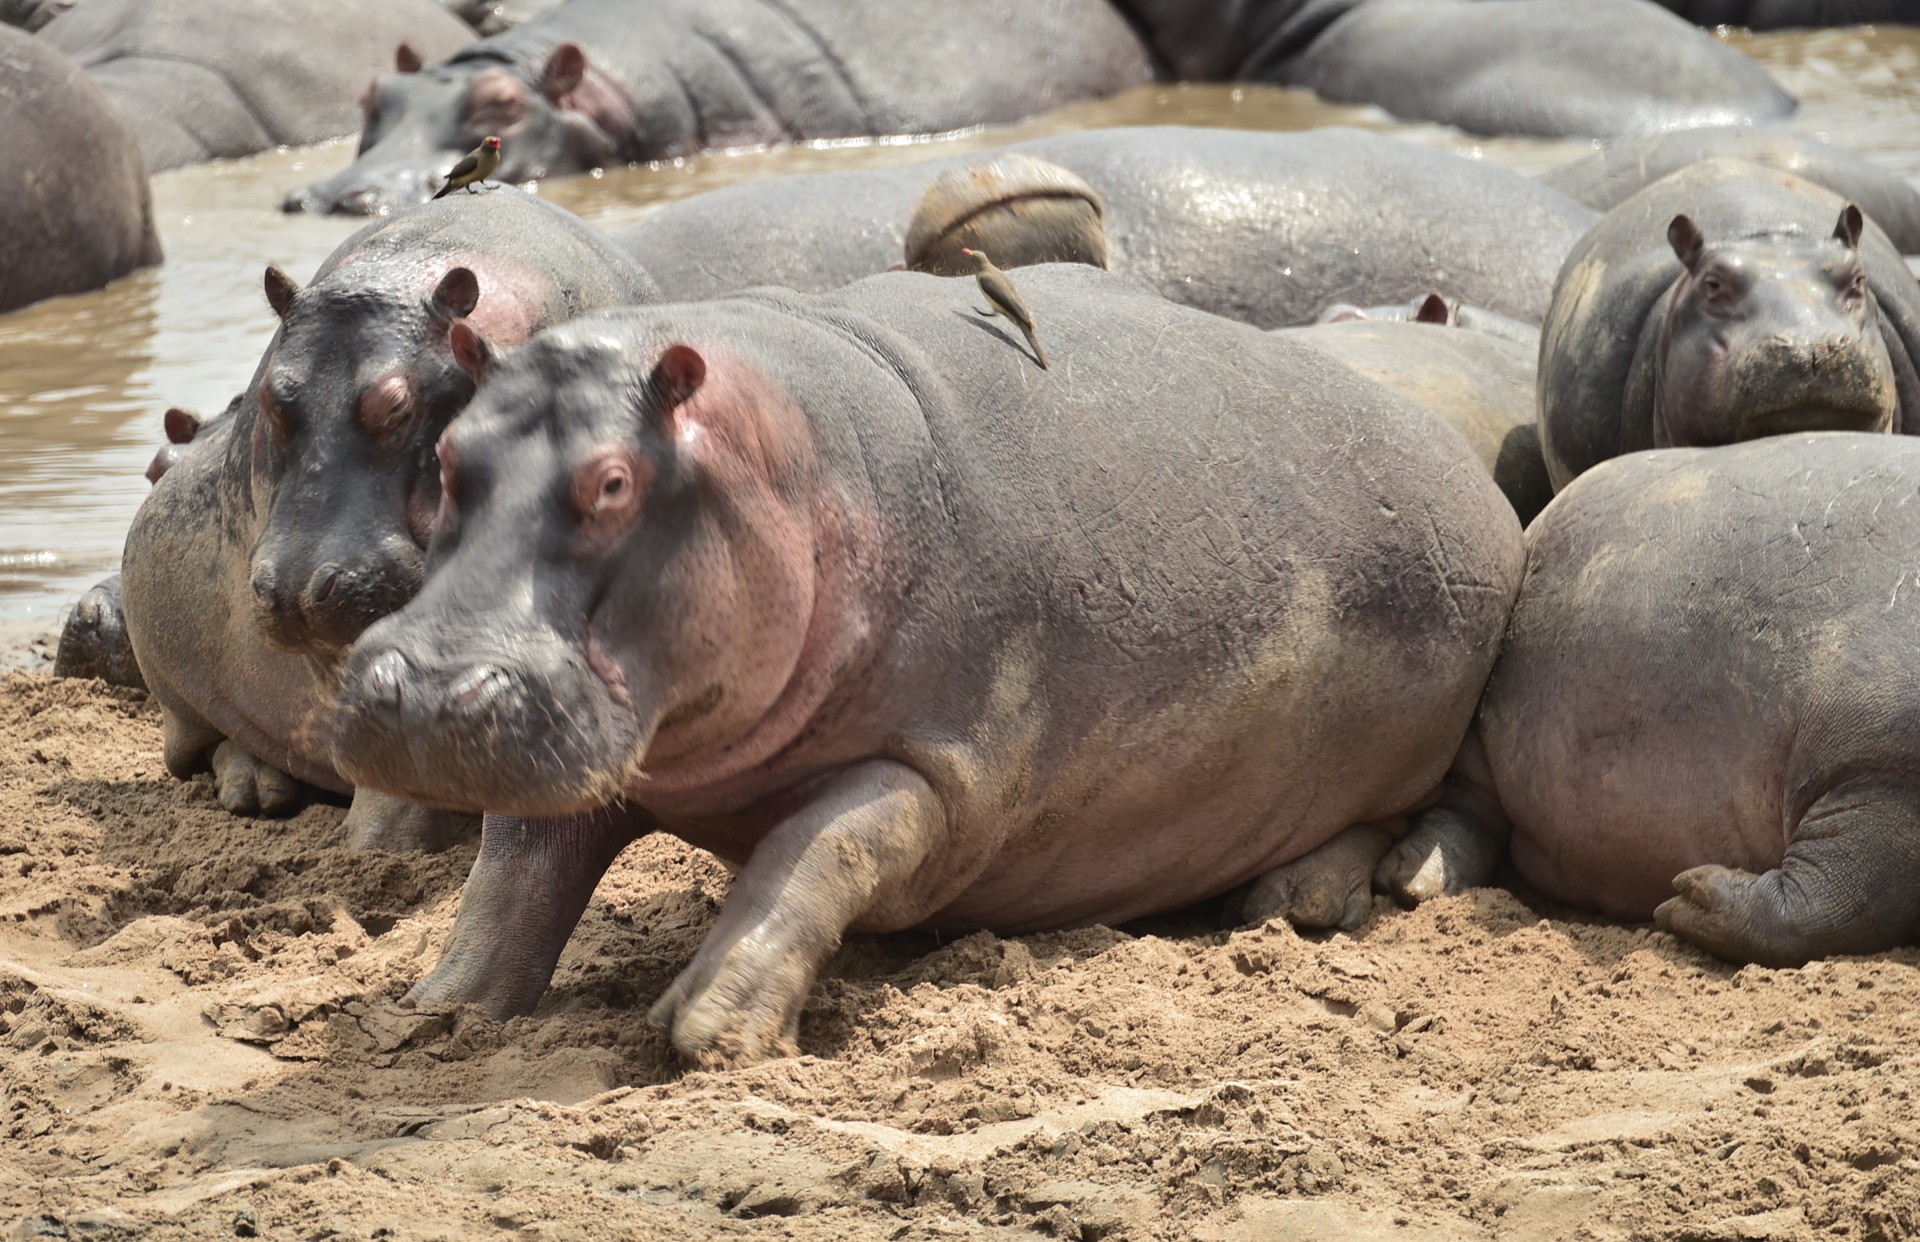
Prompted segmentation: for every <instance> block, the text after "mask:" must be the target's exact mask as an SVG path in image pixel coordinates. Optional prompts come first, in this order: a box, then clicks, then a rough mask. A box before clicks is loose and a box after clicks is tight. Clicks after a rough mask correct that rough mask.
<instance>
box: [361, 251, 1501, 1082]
mask: <svg viewBox="0 0 1920 1242" xmlns="http://www.w3.org/2000/svg"><path fill="white" fill-rule="evenodd" d="M1019 283H1020V291H1021V293H1022V295H1023V297H1024V299H1025V301H1026V302H1027V304H1028V306H1029V307H1030V308H1031V309H1032V310H1033V313H1034V314H1035V316H1036V317H1038V319H1039V320H1040V322H1042V323H1043V324H1045V325H1046V326H1047V332H1048V345H1049V347H1050V353H1051V354H1052V355H1053V357H1054V360H1055V361H1054V367H1053V369H1052V370H1049V371H1042V370H1039V369H1038V368H1035V367H1033V366H1032V365H1031V364H1030V363H1029V362H1028V361H1027V360H1026V356H1025V354H1024V353H1023V351H1022V350H1021V349H1020V348H1019V342H1018V338H1017V337H1015V336H1010V335H1009V334H1008V332H1007V331H1006V330H1005V329H1004V328H1003V327H1002V326H1000V325H999V324H998V323H997V322H995V321H993V320H990V319H988V318H986V317H984V316H983V315H982V314H981V313H980V308H979V306H978V302H979V297H978V294H977V291H976V289H975V287H974V282H973V281H971V280H962V279H940V278H936V277H930V276H925V275H921V274H918V273H890V274H885V275H881V276H877V277H874V278H872V279H870V280H867V281H863V282H861V283H859V284H857V285H854V286H852V287H851V288H848V289H845V290H840V291H837V292H834V293H829V294H824V295H818V296H813V297H808V296H805V295H800V294H794V293H789V292H786V291H780V290H758V291H755V292H754V293H751V294H748V295H745V296H742V297H738V298H734V299H728V300H723V301H717V302H708V303H696V304H681V305H673V306H668V307H662V308H657V309H638V310H631V311H624V312H615V313H612V314H608V315H603V316H594V317H590V318H588V319H583V320H580V321H577V322H575V323H574V324H570V325H566V326H563V327H561V328H559V329H555V330H553V331H550V332H547V333H545V334H543V335H542V336H540V337H537V338H535V339H534V340H533V341H531V342H529V343H528V344H527V345H526V346H525V347H523V348H522V349H521V350H519V351H518V352H517V353H515V354H513V355H512V356H510V357H509V358H508V359H507V360H506V361H504V362H502V363H499V364H497V366H496V368H495V370H494V371H493V373H492V374H491V375H490V376H489V378H488V379H487V380H486V382H485V383H484V384H483V386H482V387H481V390H480V395H479V396H478V397H477V398H476V400H475V403H474V404H473V405H472V406H471V407H469V409H468V411H467V413H466V415H465V416H464V417H463V418H462V419H461V420H460V422H459V423H457V424H456V425H455V426H454V427H453V428H451V429H450V431H449V434H448V436H447V438H446V440H445V441H444V442H443V446H442V456H443V460H445V461H446V462H447V463H448V476H449V477H448V487H449V493H448V494H449V497H450V499H449V501H448V506H447V517H446V519H445V522H444V524H443V525H442V526H441V527H440V528H439V530H437V531H436V534H435V540H434V545H433V548H432V571H431V573H430V574H429V576H428V579H427V584H426V586H425V588H424V589H423V590H422V592H421V594H420V595H419V596H418V597H417V598H416V599H415V600H414V601H413V603H412V604H410V605H409V606H408V607H407V608H405V609H403V610H402V611H401V612H399V613H396V614H395V615H393V616H391V617H389V618H387V619H386V620H384V621H382V622H380V623H379V624H378V625H376V626H374V627H373V628H371V629H369V630H368V631H367V633H366V634H365V635H363V636H362V638H361V640H360V642H359V643H358V644H356V646H355V649H354V654H353V657H352V659H351V661H350V664H349V667H348V671H347V673H346V675H345V677H344V678H343V680H342V683H341V689H340V697H339V710H338V713H337V715H336V718H335V725H334V736H335V742H334V756H335V760H336V763H337V764H338V765H339V767H340V769H341V770H342V771H344V772H347V773H350V774H351V775H352V776H353V777H354V779H356V780H358V781H361V782H363V783H368V784H373V785H375V786H376V787H378V788H383V789H385V790H387V791H388V792H391V793H393V794H395V795H397V796H402V797H408V798H411V799H416V800H420V801H425V802H430V803H433V804H436V805H446V806H464V807H478V806H486V807H488V808H490V809H492V810H494V811H499V812H505V813H510V814H512V815H520V816H526V817H529V818H526V819H514V818H508V817H507V816H506V815H490V816H489V818H488V821H487V828H486V831H485V837H484V840H483V845H482V851H481V856H480V858H479V859H478V861H477V862H476V864H475V869H474V872H473V875H472V877H471V878H470V879H469V881H468V885H467V889H466V891H465V894H464V896H463V899H462V907H461V911H460V915H459V919H458V923H457V926H456V930H455V933H454V937H453V941H452V943H451V944H450V946H449V948H448V950H447V953H446V956H445V958H444V959H443V960H442V962H441V964H440V966H439V967H438V969H436V971H435V972H434V974H433V975H432V976H430V977H429V978H428V979H427V980H426V981H425V982H423V983H422V984H421V985H420V986H419V987H417V988H416V989H415V991H414V997H415V999H416V1000H417V1001H420V1002H422V1003H433V1004H436V1005H437V1004H445V1003H452V1002H459V1001H472V1002H477V1003H481V1004H485V1005H487V1006H488V1007H489V1008H490V1009H492V1010H493V1011H494V1012H496V1013H501V1014H506V1013H516V1012H523V1011H525V1010H526V1009H528V1008H529V1007H531V1005H532V1004H533V1003H534V1001H536V1000H537V999H538V997H539V995H540V993H541V992H542V990H543V989H544V988H545V986H546V983H547V979H548V977H549V975H550V973H551V971H552V969H553V964H554V961H555V960H556V958H557V957H558V955H559V952H560V949H561V947H562V946H563V945H564V944H565V942H566V938H567V936H568V935H569V934H570V932H571V930H572V927H573V924H574V921H575V920H576V919H577V918H578V917H579V913H580V910H581V909H582V908H583V906H584V904H585V902H586V900H587V896H588V895H589V894H590V893H591V891H592V888H593V885H594V882H595V881H596V880H597V879H598V877H599V874H600V872H601V870H602V869H604V867H605V866H606V865H607V862H608V860H610V859H611V857H612V856H613V855H614V854H616V853H617V852H618V851H619V849H620V848H621V847H622V846H623V845H624V844H625V843H626V842H627V841H628V840H630V839H631V838H632V837H633V836H634V835H636V834H638V833H640V832H643V831H649V830H665V831H670V832H673V833H675V834H677V835H679V836H681V837H683V838H685V839H687V840H689V841H691V842H694V843H696V844H698V845H700V846H701V847H702V848H705V849H709V850H711V851H713V852H714V853H716V854H718V855H719V856H720V857H721V858H723V859H725V860H727V861H729V862H730V863H732V864H734V865H737V866H740V867H742V868H743V870H742V872H741V873H740V877H739V879H738V880H737V881H736V883H735V885H734V888H733V890H732V893H731V894H730V895H729V897H728V899H727V904H726V907H725V909H724V910H723V912H722V913H721V916H720V920H719V923H718V925H717V926H716V928H715V929H714V932H713V933H712V935H711V936H710V937H709V939H708V941H707V943H706V944H705V946H704V947H703V948H702V949H701V951H700V954H699V956H698V957H697V958H696V959H695V961H694V962H693V964H692V965H691V966H689V967H688V968H687V970H686V971H685V973H683V974H682V975H681V976H680V978H679V979H678V981H676V982H675V984H674V985H673V987H672V988H671V989H669V991H668V992H667V994H666V996H665V997H663V998H662V999H661V1001H660V1003H659V1004H658V1005H657V1006H656V1007H655V1010H654V1012H655V1015H656V1017H657V1019H658V1020H659V1021H661V1022H662V1023H663V1024H665V1025H666V1026H668V1027H669V1029H670V1031H671V1033H672V1038H673V1040H674V1043H675V1044H676V1046H677V1047H679V1048H680V1049H681V1050H682V1051H683V1052H685V1053H687V1054H689V1055H692V1056H695V1057H699V1058H703V1059H706V1060H709V1061H714V1062H729V1063H732V1062H740V1061H751V1060H755V1059H759V1058H762V1057H766V1056H770V1055H776V1054H778V1053H780V1052H782V1051H783V1050H789V1049H791V1047H792V1040H793V1037H794V1032H795V1026H796V1024H797V1022H798V1019H799V1013H800V1008H801V1004H802V1002H803V1001H804V999H805V996H806V993H807V989H808V988H809V986H810V985H811V982H812V980H813V977H814V974H815V972H816V971H817V969H818V967H819V965H820V963H821V962H822V961H823V960H825V958H826V956H827V955H828V954H830V953H831V952H833V950H834V948H835V946H836V945H837V944H838V943H839V941H840V937H841V935H842V933H843V932H844V931H846V930H848V929H849V928H852V929H861V930H873V931H879V930H890V929H897V928H906V927H931V928H946V929H959V928H979V927H993V928H1000V929H1005V930H1014V929H1025V928H1039V927H1051V926H1060V925H1073V924H1080V923H1089V922H1116V921H1120V920H1124V919H1128V918H1133V917H1136V916H1139V915H1144V914H1147V913H1149V912H1151V911H1156V910H1165V909H1169V908H1172V907H1177V906H1180V905H1183V904H1186V903H1189V902H1192V901H1194V900H1196V899H1199V898H1202V897H1205V896H1207V895H1209V894H1215V893H1220V892H1224V891H1226V890H1228V889H1230V888H1232V887H1234V886H1236V885H1239V884H1242V883H1244V882H1246V881H1248V880H1250V879H1252V878H1253V877H1255V876H1258V875H1261V874H1262V873H1263V872H1270V871H1272V870H1273V869H1275V868H1276V867H1281V866H1283V865H1291V864H1293V863H1296V862H1306V861H1307V860H1308V859H1310V858H1311V857H1312V853H1313V852H1314V851H1316V850H1317V847H1321V846H1325V845H1327V844H1328V843H1329V842H1330V841H1332V840H1334V839H1335V838H1337V837H1340V836H1342V834H1343V833H1344V832H1346V831H1349V830H1355V829H1356V828H1357V826H1360V825H1382V826H1385V825H1397V824H1398V823H1399V819H1400V817H1401V816H1403V815H1404V814H1405V813H1406V812H1407V811H1409V810H1410V809H1413V808H1416V807H1418V806H1421V805H1424V803H1425V802H1426V801H1428V800H1430V799H1431V798H1432V797H1433V796H1434V795H1435V793H1436V791H1437V789H1438V787H1439V784H1440V781H1441V779H1442V776H1443V774H1444V773H1445V772H1446V770H1447V767H1448V764H1449V762H1450V761H1451V759H1452V757H1453V754H1454V747H1455V745H1456V743H1457V741H1458V739H1459V737H1460V736H1461V733H1462V732H1463V728H1464V725H1465V724H1466V722H1467V720H1468V719H1469V717H1470V716H1471V714H1472V710H1473V703H1474V702H1475V700H1476V699H1477V697H1478V694H1479V688H1480V681H1479V679H1480V678H1481V677H1482V676H1484V672H1485V670H1486V669H1487V668H1488V667H1490V665H1491V660H1492V656H1493V652H1494V647H1495V645H1496V644H1497V642H1498V636H1499V633H1500V629H1501V627H1502V625H1503V623H1504V617H1505V611H1506V609H1507V607H1508V606H1509V602H1510V599H1511V593H1512V591H1513V589H1514V586H1515V583H1516V578H1515V576H1514V575H1515V574H1516V573H1517V570H1518V567H1519V551H1520V548H1519V543H1518V539H1517V532H1518V530H1519V526H1518V523H1517V522H1515V520H1514V517H1513V514H1512V511H1511V509H1510V508H1509V507H1508V505H1507V503H1506V502H1505V500H1504V499H1503V498H1502V497H1501V496H1500V494H1499V492H1498V490H1497V489H1496V488H1495V487H1494V486H1493V484H1492V482H1491V480H1489V479H1487V478H1486V476H1485V472H1484V471H1482V470H1481V469H1479V468H1478V466H1477V465H1475V464H1473V459H1472V455H1471V453H1470V452H1469V451H1468V450H1467V448H1466V446H1465V444H1464V443H1462V442H1461V440H1460V438H1459V437H1458V436H1457V435H1455V434H1454V433H1453V432H1451V431H1450V430H1448V429H1447V428H1446V427H1445V426H1444V424H1442V423H1441V422H1440V421H1439V420H1438V419H1437V418H1435V417H1434V416H1433V415H1432V414H1431V413H1430V412H1428V411H1426V410H1423V409H1421V408H1419V407H1417V406H1414V405H1413V404H1412V403H1410V402H1406V401H1404V400H1402V399H1401V398H1399V397H1397V396H1395V395H1394V394H1392V393H1390V392H1388V391H1387V390H1385V389H1383V388H1381V387H1379V386H1377V385H1374V384H1371V383H1369V382H1368V381H1365V380H1363V379H1361V378H1359V377H1358V376H1356V375H1354V374H1353V373H1352V372H1350V371H1347V370H1345V369H1344V368H1340V367H1336V366H1330V365H1329V364H1328V362H1327V360H1326V359H1325V358H1324V357H1323V356H1322V355H1319V354H1316V353H1314V352H1312V351H1310V350H1306V349H1304V348H1302V347H1300V346H1298V345H1295V344H1293V343H1291V342H1289V341H1285V340H1281V339H1279V338H1276V337H1270V336H1268V335H1266V334H1264V333H1260V332H1256V331H1254V330H1252V329H1249V328H1247V327H1244V326H1242V325H1238V324H1234V323H1231V322H1229V321H1227V320H1224V319H1221V318H1218V317H1216V316H1211V315H1205V314H1201V313H1198V312H1195V311H1192V310H1189V309H1186V308H1183V307H1179V306H1175V305H1173V304H1171V303H1169V302H1167V301H1165V300H1164V299H1162V298H1159V297H1157V296H1155V295H1154V294H1152V293H1151V292H1148V291H1144V290H1140V289H1138V288H1136V287H1133V286H1130V285H1128V284H1126V283H1125V282H1122V281H1119V280H1117V279H1115V278H1114V277H1112V276H1110V275H1108V274H1106V273H1103V272H1100V271H1098V270H1096V269H1093V268H1090V267H1083V266H1078V265H1069V264H1056V265H1047V266H1041V267H1029V268H1023V269H1021V271H1020V274H1019ZM471 335H472V334H469V333H464V332H463V333H462V334H461V336H460V337H459V338H456V342H458V340H460V339H465V338H469V337H471ZM485 352H486V351H485V349H484V347H483V345H482V344H481V343H480V342H479V341H478V339H477V338H474V339H473V340H470V341H469V347H468V353H469V355H470V356H473V357H475V360H476V365H485V364H484V356H485ZM1144 393H1167V394H1169V396H1170V399H1171V402H1172V403H1171V404H1169V405H1160V404H1158V403H1154V402H1149V403H1146V404H1143V403H1142V400H1141V397H1142V394H1144ZM636 395H638V400H636ZM1356 425H1363V426H1365V427H1367V428H1368V429H1369V433H1368V434H1366V435H1354V434H1352V428H1353V427H1354V426H1356ZM506 462H512V463H513V467H512V470H511V471H510V472H503V471H502V466H503V464H504V463H506ZM489 480H491V482H489ZM1415 515H1417V516H1415ZM556 557H559V558H564V559H554V558H556ZM529 576H532V577H533V578H535V579H536V580H538V581H539V582H541V583H542V585H543V587H544V588H545V589H543V590H542V591H540V592H537V593H527V592H502V591H501V590H499V587H498V584H499V583H500V582H501V581H503V580H526V579H527V578H528V577H529ZM530 730H531V732H529V731H530ZM536 735H537V736H538V737H539V738H540V739H541V745H538V746H529V745H527V744H526V739H528V738H530V737H533V736H536ZM1148 755H1151V756H1152V760H1151V762H1143V761H1142V759H1143V757H1144V756H1148ZM613 799H619V801H610V800H613ZM540 817H553V818H540ZM1362 835H1363V836H1364V835H1370V834H1369V833H1366V832H1363V833H1362ZM1378 836H1379V838H1380V839H1381V840H1382V841H1384V840H1385V839H1387V837H1388V833H1386V832H1381V833H1379V834H1378ZM1375 852H1376V853H1377V850H1376V851H1375ZM1303 855H1305V856H1306V858H1303V857H1302V856H1303ZM1372 861H1373V860H1372V858H1371V857H1361V858H1359V859H1358V861H1357V863H1355V864H1352V866H1350V867H1349V869H1353V867H1355V866H1357V868H1358V875H1359V877H1360V883H1361V884H1362V885H1364V884H1365V883H1366V877H1367V874H1368V871H1369V870H1370V868H1371V866H1372ZM1335 913H1336V914H1337V911H1335Z"/></svg>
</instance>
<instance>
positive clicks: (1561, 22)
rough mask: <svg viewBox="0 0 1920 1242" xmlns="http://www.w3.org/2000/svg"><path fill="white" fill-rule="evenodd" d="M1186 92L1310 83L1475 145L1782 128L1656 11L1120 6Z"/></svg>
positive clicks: (1773, 110) (1493, 0)
mask: <svg viewBox="0 0 1920 1242" xmlns="http://www.w3.org/2000/svg"><path fill="white" fill-rule="evenodd" d="M1119 3H1120V4H1121V6H1122V7H1123V8H1126V9H1127V10H1129V11H1130V12H1131V13H1133V14H1134V15H1135V16H1136V20H1138V22H1139V23H1140V25H1141V28H1142V29H1144V30H1146V31H1147V32H1148V37H1149V38H1150V39H1151V41H1152V43H1153V45H1154V48H1155V50H1156V51H1157V52H1159V54H1160V55H1161V57H1162V59H1163V60H1164V61H1165V62H1166V63H1167V65H1168V66H1169V68H1171V70H1172V71H1173V76H1175V77H1179V78H1185V79H1189V80H1201V81H1220V80H1224V79H1235V80H1244V81H1265V82H1274V83H1277V84H1279V85H1282V86H1301V87H1306V88H1307V89H1309V90H1312V91H1313V92H1315V93H1316V94H1318V95H1320V96H1321V97H1322V98H1324V99H1328V100H1332V101H1334V102H1336V103H1370V104H1377V105H1379V106H1380V107H1382V108H1385V109H1386V110H1387V111H1388V112H1391V113H1393V114H1394V115H1395V116H1398V117H1405V118H1407V119H1409V120H1425V121H1438V122H1441V123H1443V124H1446V125H1454V126H1458V127H1459V128H1461V129H1465V130H1471V131H1472V132H1474V133H1481V134H1538V135H1542V136H1546V137H1572V136H1586V137H1594V138H1611V137H1615V136H1617V135H1621V134H1634V133H1647V132H1653V131H1659V130H1668V129H1682V128H1686V127H1689V126H1695V125H1744V124H1753V123H1755V122H1760V121H1770V120H1779V119H1781V118H1783V117H1786V116H1788V115H1789V114H1791V113H1792V112H1793V110H1794V101H1793V100H1792V99H1791V98H1790V97H1789V96H1788V95H1787V94H1786V93H1785V92H1784V91H1782V90H1781V89H1780V88H1779V87H1778V86H1777V85H1775V84H1774V82H1773V79H1772V78H1770V77H1768V76H1767V73H1766V71H1765V70H1763V69H1761V68H1760V66H1759V65H1757V64H1755V63H1754V62H1753V61H1752V60H1749V59H1748V58H1747V57H1745V56H1743V55H1741V54H1740V53H1739V52H1738V51H1736V50H1734V49H1733V48H1731V47H1728V46H1727V45H1725V44H1723V43H1721V42H1720V41H1719V40H1717V39H1714V38H1712V37H1711V36H1709V35H1707V34H1705V33H1703V32H1701V31H1699V30H1695V29H1693V28H1692V27H1690V26H1689V25H1688V24H1687V23H1686V22H1684V21H1682V20H1680V19H1679V18H1677V17H1675V16H1673V15H1672V14H1670V13H1667V12H1664V11H1663V10H1661V9H1660V8H1659V6H1657V5H1655V4H1652V3H1650V2H1649V0H1583V2H1582V3H1579V4H1569V3H1567V2H1566V0H1119Z"/></svg>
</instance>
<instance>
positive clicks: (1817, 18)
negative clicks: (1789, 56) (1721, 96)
mask: <svg viewBox="0 0 1920 1242" xmlns="http://www.w3.org/2000/svg"><path fill="white" fill-rule="evenodd" d="M1658 2H1659V3H1660V4H1662V5H1664V6H1665V7H1667V8H1669V9H1671V10H1673V11H1674V12H1675V13H1678V14H1679V15H1680V16H1682V17H1684V18H1686V19H1687V20H1688V21H1690V22H1697V23H1698V24H1700V25H1702V26H1745V27H1746V28H1747V29H1748V30H1783V29H1787V28H1789V27H1794V26H1859V25H1864V24H1866V23H1870V22H1885V23H1888V24H1897V23H1905V24H1907V25H1909V26H1914V25H1920V3H1916V2H1915V0H1658Z"/></svg>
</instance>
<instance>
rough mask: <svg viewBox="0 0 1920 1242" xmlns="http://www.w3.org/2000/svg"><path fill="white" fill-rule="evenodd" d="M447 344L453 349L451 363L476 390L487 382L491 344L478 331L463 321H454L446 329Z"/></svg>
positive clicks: (491, 361) (493, 355)
mask: <svg viewBox="0 0 1920 1242" xmlns="http://www.w3.org/2000/svg"><path fill="white" fill-rule="evenodd" d="M447 344H448V345H449V346H451V347H452V348H453V361H454V362H455V364H457V365H458V366H459V368H460V369H461V370H462V371H465V372H466V373H467V378H468V379H470V380H472V381H473V386H474V387H475V388H478V387H479V386H480V385H482V384H484V383H486V382H487V372H488V371H490V370H492V369H493V360H494V358H495V357H496V356H497V355H496V354H495V353H494V352H493V344H492V342H490V341H488V340H487V338H486V337H485V336H484V335H482V334H481V332H480V329H478V328H476V327H474V326H473V324H472V323H470V322H468V321H467V320H465V319H456V320H454V321H453V326H452V327H451V328H449V329H447Z"/></svg>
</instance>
